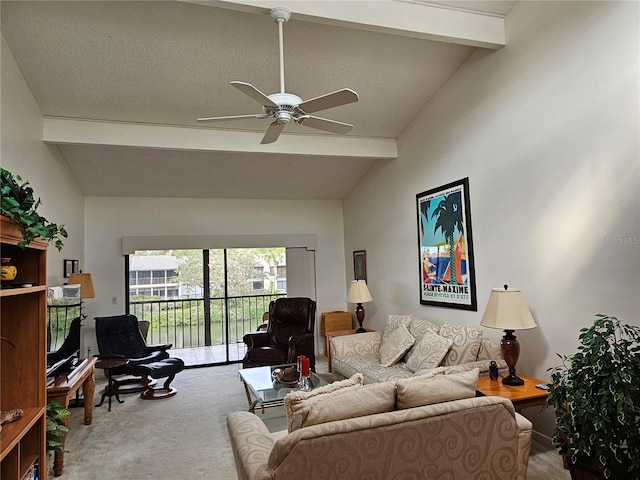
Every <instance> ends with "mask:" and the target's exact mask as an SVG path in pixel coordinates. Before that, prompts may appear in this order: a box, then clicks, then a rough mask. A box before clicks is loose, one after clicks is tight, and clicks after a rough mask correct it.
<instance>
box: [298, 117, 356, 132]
mask: <svg viewBox="0 0 640 480" xmlns="http://www.w3.org/2000/svg"><path fill="white" fill-rule="evenodd" d="M297 122H298V123H299V124H300V125H303V126H305V127H311V128H317V129H318V130H324V131H326V132H331V133H349V132H350V131H351V129H352V128H353V125H351V124H350V123H343V122H336V121H335V120H329V119H327V118H320V117H314V116H311V115H303V116H301V117H298V119H297Z"/></svg>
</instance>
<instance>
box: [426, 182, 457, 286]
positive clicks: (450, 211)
mask: <svg viewBox="0 0 640 480" xmlns="http://www.w3.org/2000/svg"><path fill="white" fill-rule="evenodd" d="M436 216H437V217H438V218H437V220H436V224H435V226H434V227H433V231H434V233H435V232H437V231H438V229H441V230H442V234H443V235H444V236H445V238H446V239H447V242H448V243H449V267H450V272H451V283H452V284H454V285H458V275H457V272H456V259H455V241H454V235H455V232H456V230H458V231H460V232H462V228H463V224H462V193H461V192H459V191H458V192H453V193H450V194H449V195H446V196H445V197H444V198H443V199H442V200H440V203H438V206H437V207H436V208H435V210H434V211H433V213H432V214H431V218H432V219H433V218H435V217H436Z"/></svg>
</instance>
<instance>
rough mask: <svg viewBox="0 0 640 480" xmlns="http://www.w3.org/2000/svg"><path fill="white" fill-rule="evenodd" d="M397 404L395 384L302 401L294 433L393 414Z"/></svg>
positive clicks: (371, 385)
mask: <svg viewBox="0 0 640 480" xmlns="http://www.w3.org/2000/svg"><path fill="white" fill-rule="evenodd" d="M395 403H396V386H395V383H394V382H380V383H371V384H368V385H363V386H362V387H359V388H342V389H339V390H335V391H333V392H331V393H328V394H324V395H320V396H318V397H316V398H314V399H309V400H304V401H302V402H301V405H299V406H298V412H297V415H296V418H295V421H294V422H293V423H292V425H291V430H290V431H294V430H297V429H299V428H304V427H309V426H311V425H318V424H320V423H327V422H334V421H337V420H344V419H346V418H354V417H362V416H365V415H374V414H376V413H384V412H391V411H393V410H394V407H395Z"/></svg>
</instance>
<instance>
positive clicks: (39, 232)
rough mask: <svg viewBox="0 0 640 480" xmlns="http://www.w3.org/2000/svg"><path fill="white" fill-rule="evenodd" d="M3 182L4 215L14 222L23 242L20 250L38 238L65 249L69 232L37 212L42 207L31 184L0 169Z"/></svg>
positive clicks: (59, 248)
mask: <svg viewBox="0 0 640 480" xmlns="http://www.w3.org/2000/svg"><path fill="white" fill-rule="evenodd" d="M0 170H1V172H0V174H1V177H2V182H1V187H2V209H1V213H2V215H4V216H6V217H7V218H10V219H11V220H14V221H15V222H16V223H17V224H18V227H19V228H20V232H21V233H22V237H23V240H22V241H21V242H20V243H18V246H19V247H20V248H24V247H26V246H27V245H29V244H30V243H31V241H32V240H33V239H35V238H37V237H41V238H43V239H44V240H49V241H52V242H53V245H54V246H55V247H56V248H57V249H58V251H60V250H61V249H62V247H63V243H62V238H67V231H66V230H65V229H64V225H57V224H55V223H51V222H49V221H48V220H47V219H46V218H44V217H43V216H41V215H40V214H39V213H38V212H37V211H36V210H37V209H38V207H39V206H40V205H41V203H42V202H40V199H39V198H38V199H37V200H36V199H35V198H34V196H33V188H31V187H30V186H29V182H24V183H18V182H22V178H21V177H20V176H19V175H15V176H14V175H13V174H12V173H11V172H9V171H8V170H5V169H4V168H1V169H0Z"/></svg>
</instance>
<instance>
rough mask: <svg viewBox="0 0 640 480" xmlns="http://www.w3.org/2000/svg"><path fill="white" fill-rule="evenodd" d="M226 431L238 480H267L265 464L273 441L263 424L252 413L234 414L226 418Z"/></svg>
mask: <svg viewBox="0 0 640 480" xmlns="http://www.w3.org/2000/svg"><path fill="white" fill-rule="evenodd" d="M227 430H228V431H229V440H230V441H231V450H232V451H233V458H234V460H235V463H236V471H237V473H238V480H261V479H265V478H269V477H268V475H267V463H268V460H269V455H270V454H271V450H273V445H274V444H275V439H274V437H273V435H271V433H269V430H268V429H267V427H266V425H265V424H264V422H263V421H262V420H260V418H259V417H258V416H257V415H255V414H253V413H249V412H234V413H232V414H231V415H229V416H228V417H227Z"/></svg>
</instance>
